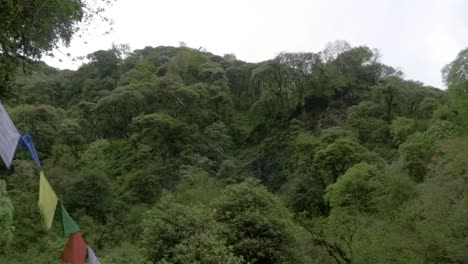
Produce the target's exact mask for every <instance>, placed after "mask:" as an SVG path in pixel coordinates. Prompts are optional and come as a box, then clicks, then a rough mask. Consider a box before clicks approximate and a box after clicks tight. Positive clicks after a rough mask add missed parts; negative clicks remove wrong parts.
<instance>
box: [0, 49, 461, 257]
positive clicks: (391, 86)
mask: <svg viewBox="0 0 468 264" xmlns="http://www.w3.org/2000/svg"><path fill="white" fill-rule="evenodd" d="M466 53H467V52H466V50H465V51H462V52H461V53H460V55H459V56H458V57H457V59H456V60H455V61H454V62H453V63H452V64H450V65H448V66H447V67H446V68H445V69H444V71H443V72H444V75H445V77H446V81H447V84H448V86H449V89H448V91H441V90H438V89H436V88H433V87H427V86H424V85H423V84H422V83H420V82H416V81H408V80H405V79H403V78H402V73H401V72H400V71H398V70H395V69H393V68H392V67H390V66H387V65H384V64H382V63H381V62H380V61H379V56H378V53H377V51H375V50H371V49H369V48H367V47H350V46H349V45H348V44H347V43H346V42H342V41H339V42H335V43H332V44H330V45H329V46H327V48H326V49H325V50H323V51H322V52H319V53H283V54H280V55H278V56H277V57H276V58H274V59H272V60H269V61H265V62H261V63H255V64H254V63H246V62H243V61H239V60H237V59H236V58H235V56H234V55H225V56H223V57H220V56H216V55H213V54H211V53H208V52H204V51H200V50H194V49H191V48H187V47H179V48H175V47H156V48H152V47H146V48H144V49H142V50H135V51H133V52H131V53H130V52H128V51H126V50H125V49H123V48H119V47H114V48H113V49H111V50H107V51H97V52H94V53H92V54H90V55H89V56H88V59H89V63H87V64H85V65H83V66H82V67H80V68H79V69H78V70H77V71H69V70H62V71H60V70H57V69H53V68H50V67H48V66H46V65H45V64H43V63H38V64H36V65H35V66H34V67H33V70H32V71H31V72H30V73H28V74H25V73H18V75H17V78H16V80H15V82H14V84H13V87H12V89H11V90H12V92H13V94H12V95H10V96H9V98H8V99H7V100H5V101H3V102H4V103H5V104H6V105H7V107H8V111H9V113H10V115H11V117H12V119H13V120H14V122H15V124H16V126H17V127H18V129H19V130H20V131H21V132H27V131H28V132H30V134H31V135H32V137H33V139H34V140H35V143H36V148H37V149H38V151H39V155H40V157H41V159H42V161H43V163H44V167H45V171H46V172H47V173H48V175H47V176H48V178H49V179H50V182H51V184H52V186H53V187H54V189H55V190H56V192H57V194H58V195H59V197H60V198H61V200H62V201H63V202H64V204H65V205H66V206H67V209H68V210H69V211H70V213H71V215H72V217H73V218H74V219H75V220H76V221H77V223H78V224H79V225H80V227H81V228H82V233H83V234H84V236H85V237H86V239H87V240H88V242H89V244H90V245H92V246H93V248H95V249H96V253H97V254H98V255H99V256H100V258H101V260H102V262H103V263H213V264H214V263H466V262H468V254H467V253H466V252H467V251H466V247H467V244H466V241H467V235H468V233H467V232H468V222H467V221H466V219H467V217H468V203H467V198H466V197H467V186H468V185H467V184H466V182H468V169H467V168H466V166H467V165H466V162H465V159H466V157H467V154H466V150H467V145H468V138H467V137H466V133H465V132H464V131H465V128H466V125H467V120H468V118H467V116H466V112H467V109H468V106H467V104H466V102H467V100H466V98H467V96H466V95H465V93H466V88H467V87H468V84H467V83H468V81H467V80H468V78H467V74H466V73H467V69H468V62H467V59H466ZM1 172H2V178H4V179H6V182H7V186H6V190H7V192H5V191H4V190H3V189H4V188H3V187H2V186H0V216H1V217H0V263H59V260H58V256H59V255H60V251H61V249H62V248H63V245H64V244H65V239H64V238H62V237H61V234H60V230H59V229H60V228H59V227H58V226H55V229H54V230H52V231H51V232H47V233H45V232H44V231H43V230H42V229H41V225H40V215H39V213H38V210H37V195H38V194H37V191H38V177H37V171H36V168H35V166H34V164H33V162H32V161H31V160H30V159H29V158H28V156H27V154H26V153H25V152H19V153H18V154H17V156H16V159H15V161H14V167H13V169H12V170H10V171H7V170H6V169H4V168H3V169H2V171H1ZM13 208H14V209H13ZM12 215H13V220H11V216H12ZM3 216H5V217H3ZM2 219H3V220H2Z"/></svg>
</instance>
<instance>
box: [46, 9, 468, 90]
mask: <svg viewBox="0 0 468 264" xmlns="http://www.w3.org/2000/svg"><path fill="white" fill-rule="evenodd" d="M467 12H468V1H465V0H309V1H307V0H287V1H286V0H284V1H277V0H230V1H227V0H165V1H161V0H117V2H116V3H115V4H114V5H113V6H112V7H110V8H108V9H107V16H108V17H110V18H111V19H113V20H114V23H115V24H114V30H113V32H112V33H111V34H109V35H105V36H103V35H99V34H100V33H102V30H99V29H96V30H95V31H94V30H93V29H91V34H89V35H88V36H86V37H84V38H81V39H79V38H77V39H75V40H74V41H73V42H72V44H71V46H70V48H68V49H65V48H63V49H61V51H62V52H63V53H67V52H70V53H71V54H72V56H83V55H87V54H89V53H91V52H93V51H96V50H99V49H109V48H110V47H111V45H112V43H116V44H121V43H128V44H130V46H131V48H132V50H133V49H141V48H143V47H145V46H160V45H172V46H178V43H179V41H184V42H186V43H187V45H188V46H189V47H192V48H199V47H204V48H206V49H207V50H208V51H209V52H212V53H214V54H218V55H223V54H226V53H234V54H235V55H236V56H237V58H238V59H241V60H244V61H249V62H258V61H262V60H266V59H270V58H273V57H274V56H275V55H276V54H278V53H279V52H282V51H290V52H297V51H308V52H318V51H320V50H322V49H323V48H324V46H325V44H326V43H327V42H329V41H334V40H346V41H348V42H349V43H350V44H351V45H353V46H358V45H366V46H369V47H370V48H377V49H379V50H380V52H381V54H382V55H383V56H382V61H383V62H384V63H386V64H388V65H391V66H393V67H399V68H401V69H402V70H403V71H404V73H405V75H406V77H407V78H408V79H414V80H419V81H422V82H424V83H426V84H428V85H433V86H436V87H441V88H442V80H441V74H440V70H441V68H442V67H443V66H444V65H445V64H447V63H449V62H451V61H452V60H453V59H454V58H455V56H456V55H457V54H458V52H459V51H460V50H461V49H463V48H465V47H467V46H468V16H467V15H466V14H467ZM98 28H99V26H98ZM93 32H94V33H93ZM96 32H99V33H96ZM84 41H86V42H87V44H85V43H84ZM56 54H57V57H56V58H55V59H51V58H46V57H44V60H45V61H46V62H47V63H49V64H50V65H51V66H54V67H58V68H70V69H75V68H77V66H79V65H78V64H77V63H76V62H72V61H71V59H68V58H66V57H65V56H61V55H60V54H59V53H57V52H56ZM60 57H61V58H62V62H59V60H58V58H60Z"/></svg>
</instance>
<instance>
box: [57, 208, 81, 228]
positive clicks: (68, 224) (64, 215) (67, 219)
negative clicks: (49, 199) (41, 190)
mask: <svg viewBox="0 0 468 264" xmlns="http://www.w3.org/2000/svg"><path fill="white" fill-rule="evenodd" d="M59 202H60V216H61V221H62V229H63V235H64V236H66V237H68V236H70V235H71V234H73V233H76V232H78V231H80V228H79V227H78V225H77V224H76V223H75V221H73V219H72V218H71V216H70V214H69V213H68V212H67V210H66V209H65V207H64V206H63V204H62V201H59Z"/></svg>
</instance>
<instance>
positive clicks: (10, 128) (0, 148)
mask: <svg viewBox="0 0 468 264" xmlns="http://www.w3.org/2000/svg"><path fill="white" fill-rule="evenodd" d="M20 137H21V135H20V133H18V130H17V129H16V127H15V125H14V124H13V122H12V121H11V119H10V116H9V115H8V113H7V112H6V110H5V108H4V107H3V105H2V104H1V103H0V156H1V157H2V160H3V162H4V163H5V165H6V167H7V168H10V166H11V162H12V161H13V157H14V156H15V151H16V146H18V140H19V138H20Z"/></svg>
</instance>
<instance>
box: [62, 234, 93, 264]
mask: <svg viewBox="0 0 468 264" xmlns="http://www.w3.org/2000/svg"><path fill="white" fill-rule="evenodd" d="M87 253H88V245H87V244H86V241H85V240H84V238H83V236H81V233H80V232H76V233H74V234H73V235H71V236H70V238H69V239H68V242H67V245H66V246H65V248H64V249H63V252H62V256H61V257H60V258H61V259H62V260H63V261H65V262H71V263H72V264H84V263H85V260H86V255H87Z"/></svg>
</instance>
